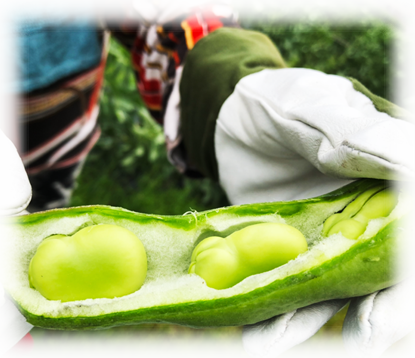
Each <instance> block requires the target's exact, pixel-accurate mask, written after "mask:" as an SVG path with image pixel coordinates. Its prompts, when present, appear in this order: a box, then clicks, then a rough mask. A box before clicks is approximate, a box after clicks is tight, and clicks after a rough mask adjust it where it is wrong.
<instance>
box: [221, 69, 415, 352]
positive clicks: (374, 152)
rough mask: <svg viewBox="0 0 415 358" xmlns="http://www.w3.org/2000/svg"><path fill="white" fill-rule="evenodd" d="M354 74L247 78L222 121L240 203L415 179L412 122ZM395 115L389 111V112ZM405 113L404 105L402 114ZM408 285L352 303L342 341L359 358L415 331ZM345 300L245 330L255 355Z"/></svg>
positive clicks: (303, 72) (309, 330)
mask: <svg viewBox="0 0 415 358" xmlns="http://www.w3.org/2000/svg"><path fill="white" fill-rule="evenodd" d="M361 88H362V86H361V85H360V84H358V83H357V85H356V83H355V82H354V81H353V80H349V79H347V78H343V77H340V76H334V75H326V74H324V73H322V72H319V71H314V70H309V69H299V68H290V69H277V70H263V71H261V72H258V73H255V74H252V75H249V76H246V77H244V78H243V79H242V80H240V81H239V83H238V84H237V86H236V88H235V90H234V92H233V93H232V95H231V96H230V97H229V98H228V99H227V100H226V101H225V102H224V104H223V105H222V108H221V110H220V113H219V117H218V119H217V127H216V132H215V153H216V157H217V161H218V166H219V179H220V182H221V185H222V186H223V187H224V189H225V191H226V193H227V195H228V197H229V199H230V201H231V202H232V203H233V204H245V203H252V202H263V201H276V200H295V199H302V198H307V197H312V196H317V195H321V194H324V193H327V192H329V191H331V190H334V189H337V188H339V187H341V186H343V185H345V184H346V183H348V182H349V181H350V180H351V179H356V178H377V179H406V180H409V179H411V178H413V177H414V165H413V164H414V157H413V153H414V150H413V145H414V144H413V143H414V142H415V141H414V138H415V135H414V125H413V124H412V123H410V122H408V121H405V120H404V119H397V118H395V117H393V116H392V114H393V112H394V113H398V112H399V111H400V109H398V108H396V107H395V106H394V105H393V104H391V103H389V102H387V101H385V100H383V99H381V98H379V97H376V96H373V95H372V94H370V93H368V92H366V91H367V90H366V89H363V91H362V90H361ZM387 112H389V113H387ZM402 113H403V112H402V111H401V114H402ZM408 297H412V298H413V297H414V296H413V290H412V286H411V285H410V284H409V283H402V284H400V285H397V286H394V287H391V288H388V289H385V290H382V291H380V292H377V293H374V294H371V295H369V296H367V297H362V298H354V299H352V301H351V304H350V308H349V310H348V314H347V317H346V319H345V323H344V330H343V336H344V342H345V344H346V347H347V350H349V351H351V352H352V353H353V355H354V356H362V357H365V356H367V357H369V356H378V355H380V354H381V353H382V352H383V351H384V350H385V349H386V348H388V347H389V346H390V345H391V344H392V343H394V342H395V341H397V340H398V339H400V338H402V337H403V336H404V335H405V334H407V333H408V332H409V330H410V329H411V328H412V327H413V322H414V320H413V319H412V317H411V314H405V311H406V312H407V313H408V310H409V309H412V306H413V304H408V303H407V302H408ZM347 302H348V300H333V301H329V302H322V303H317V304H314V305H311V306H309V307H304V308H301V309H299V310H296V311H294V312H289V313H286V314H283V315H281V316H278V317H275V318H273V319H270V320H267V321H265V322H261V323H259V324H256V325H253V326H248V327H245V329H244V333H243V344H244V347H245V349H246V351H247V352H249V353H250V354H251V355H252V356H254V357H263V358H265V357H277V356H278V355H279V354H281V353H283V352H284V351H286V350H288V349H289V348H291V347H293V346H295V345H297V344H299V343H301V342H303V341H305V340H306V339H308V338H309V337H311V336H312V335H314V334H315V333H316V332H317V331H318V330H319V329H320V327H321V326H322V325H324V323H326V322H327V321H328V320H329V319H330V318H331V317H332V316H333V315H334V314H336V312H338V311H339V310H340V309H341V308H342V307H343V306H344V305H345V304H347Z"/></svg>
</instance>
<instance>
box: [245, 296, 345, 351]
mask: <svg viewBox="0 0 415 358" xmlns="http://www.w3.org/2000/svg"><path fill="white" fill-rule="evenodd" d="M346 303H347V300H332V301H327V302H321V303H317V304H314V305H310V306H308V307H304V308H301V309H298V310H295V311H292V312H289V313H285V314H283V315H280V316H277V317H275V318H272V319H270V320H267V321H265V322H261V323H258V324H256V325H253V326H246V327H244V330H243V333H242V344H243V346H244V349H245V351H246V352H248V353H249V354H250V355H251V356H252V357H255V358H274V357H277V356H279V355H280V354H282V353H284V352H285V351H287V350H288V349H290V348H292V347H294V346H296V345H297V344H300V343H302V342H304V341H305V340H307V339H308V338H310V337H311V336H313V335H314V334H315V333H316V332H317V331H318V330H319V329H320V328H321V327H322V326H323V325H324V324H325V323H326V322H327V321H328V320H329V319H330V318H332V317H333V316H334V315H335V314H336V313H337V312H338V311H339V310H340V309H342V308H343V307H344V306H345V304H346Z"/></svg>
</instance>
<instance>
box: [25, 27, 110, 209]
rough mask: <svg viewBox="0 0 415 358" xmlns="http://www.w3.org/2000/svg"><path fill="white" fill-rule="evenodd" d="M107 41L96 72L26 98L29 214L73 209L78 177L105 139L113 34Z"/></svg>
mask: <svg viewBox="0 0 415 358" xmlns="http://www.w3.org/2000/svg"><path fill="white" fill-rule="evenodd" d="M97 35H98V32H97ZM102 41H103V42H104V45H103V48H102V55H101V59H100V61H99V62H98V63H97V64H96V65H95V66H94V67H92V68H89V69H87V70H84V71H81V72H78V73H75V74H71V75H70V76H67V77H66V78H63V79H60V80H59V81H57V82H54V83H52V84H51V85H49V86H47V87H45V88H41V89H38V90H36V91H32V92H29V93H26V94H23V95H22V96H21V97H20V101H19V125H20V127H21V134H22V136H23V138H22V143H23V151H22V153H21V157H22V161H23V163H24V165H25V168H26V171H27V173H28V175H29V180H30V182H31V185H32V189H33V199H32V202H31V204H30V206H29V211H38V210H44V209H51V208H54V207H59V206H64V205H66V204H67V201H68V199H69V194H70V191H71V189H72V187H73V184H74V180H75V176H76V173H77V171H78V170H79V168H80V166H81V163H82V162H83V160H84V159H85V157H86V156H87V154H88V152H89V151H90V150H91V148H92V147H93V145H94V144H95V143H96V141H97V140H98V138H99V136H100V129H99V126H98V124H97V117H98V112H99V108H98V98H99V93H100V88H101V85H102V81H103V74H104V68H105V61H106V52H107V49H106V47H107V46H106V45H107V43H108V35H107V34H105V35H104V36H103V37H102Z"/></svg>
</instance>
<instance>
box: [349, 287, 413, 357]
mask: <svg viewBox="0 0 415 358" xmlns="http://www.w3.org/2000/svg"><path fill="white" fill-rule="evenodd" d="M414 289H415V286H414V281H413V280H407V281H405V282H402V283H400V284H398V285H395V286H392V287H389V288H388V289H385V290H382V291H379V292H376V293H373V294H371V295H368V296H365V297H360V298H356V299H354V300H352V302H351V304H350V307H349V310H348V312H347V315H346V318H345V320H344V325H343V339H344V342H345V346H346V349H347V350H348V351H349V352H350V353H351V354H352V356H353V357H379V356H380V355H381V354H382V353H383V352H384V351H385V350H386V349H387V348H389V347H390V346H391V345H392V344H393V343H395V342H396V341H398V340H400V339H401V338H403V337H404V336H406V335H407V334H408V333H409V332H410V331H411V330H413V327H414V322H415V310H414V302H415V294H414Z"/></svg>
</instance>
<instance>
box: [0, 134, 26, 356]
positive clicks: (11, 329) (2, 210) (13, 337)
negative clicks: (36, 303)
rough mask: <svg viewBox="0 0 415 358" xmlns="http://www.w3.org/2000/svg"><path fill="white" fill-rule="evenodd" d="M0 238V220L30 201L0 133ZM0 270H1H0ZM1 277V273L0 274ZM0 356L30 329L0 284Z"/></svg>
mask: <svg viewBox="0 0 415 358" xmlns="http://www.w3.org/2000/svg"><path fill="white" fill-rule="evenodd" d="M0 168H1V170H2V171H1V175H0V239H1V240H4V236H3V235H2V226H1V225H2V223H1V217H4V216H8V215H17V214H19V213H21V212H23V210H24V209H25V208H26V207H27V205H28V204H29V202H30V199H31V195H32V192H31V187H30V183H29V179H28V178H27V175H26V171H25V169H24V166H23V164H22V161H21V160H20V157H19V155H18V153H17V151H16V148H15V147H14V145H13V144H12V142H11V141H10V140H9V139H8V138H7V137H6V136H5V135H4V134H3V132H1V131H0ZM0 269H1V268H0ZM1 273H2V274H3V272H1ZM0 317H1V319H0V355H2V354H3V353H4V352H6V351H7V350H9V349H10V348H12V347H13V346H14V345H15V344H16V343H17V342H18V341H19V340H20V339H21V338H23V337H24V336H25V335H26V334H27V333H28V332H29V331H30V330H31V329H32V325H30V324H29V323H27V322H26V320H25V318H24V317H23V316H22V315H21V314H20V312H19V311H18V310H17V308H16V307H15V306H14V305H13V303H12V302H11V301H10V299H9V298H8V297H7V295H6V294H5V292H4V290H3V286H2V285H1V283H0Z"/></svg>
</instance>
